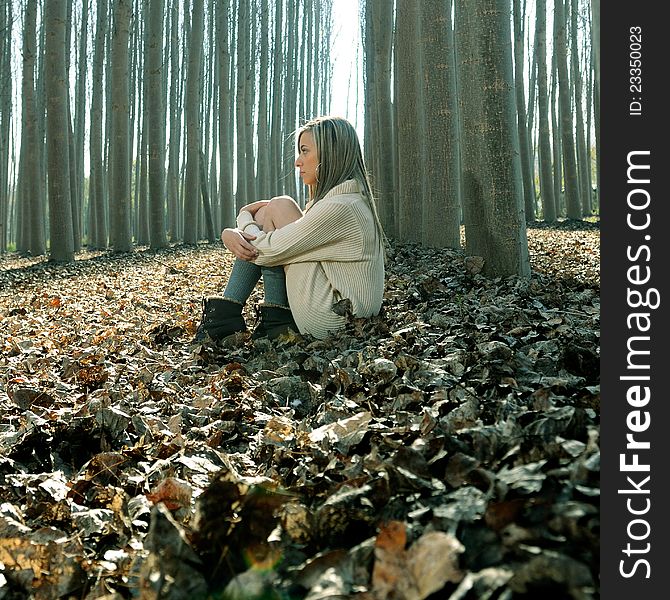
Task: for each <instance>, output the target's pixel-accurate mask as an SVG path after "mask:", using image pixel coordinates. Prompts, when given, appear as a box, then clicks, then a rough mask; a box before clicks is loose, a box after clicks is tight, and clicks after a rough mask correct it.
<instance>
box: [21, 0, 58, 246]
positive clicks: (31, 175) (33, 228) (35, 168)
mask: <svg viewBox="0 0 670 600" xmlns="http://www.w3.org/2000/svg"><path fill="white" fill-rule="evenodd" d="M59 8H60V7H59ZM63 18H64V17H63ZM36 21H37V1H36V0H28V3H27V4H26V12H25V25H24V29H23V81H22V85H21V94H22V95H21V99H22V103H23V110H22V130H21V155H20V166H19V179H20V207H21V221H20V223H19V226H20V228H21V231H22V235H21V237H20V239H19V242H20V243H19V245H18V246H17V249H18V250H19V251H20V252H29V253H30V254H32V255H33V256H39V255H41V254H44V253H45V252H46V246H45V241H44V230H45V227H44V184H43V178H42V177H41V173H40V171H41V168H40V152H39V148H40V146H41V138H40V135H39V125H38V116H37V107H36V104H37V102H36V98H35V95H36V94H35V83H34V82H35V79H34V71H35V56H36V53H37V42H36V29H35V28H36ZM63 26H64V24H63ZM63 35H64V30H63ZM63 60H65V57H63ZM63 68H64V66H63ZM65 141H66V142H67V138H66V139H65ZM65 147H67V146H65ZM66 173H67V171H66ZM68 191H69V188H68Z"/></svg>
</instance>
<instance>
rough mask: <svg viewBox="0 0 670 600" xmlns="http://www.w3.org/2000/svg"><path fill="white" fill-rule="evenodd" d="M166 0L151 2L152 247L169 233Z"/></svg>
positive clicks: (162, 243)
mask: <svg viewBox="0 0 670 600" xmlns="http://www.w3.org/2000/svg"><path fill="white" fill-rule="evenodd" d="M164 7H165V2H164V0H151V1H150V5H149V23H148V24H147V27H148V35H147V39H148V42H149V43H148V52H147V55H146V57H145V60H146V72H145V75H144V77H145V79H146V80H147V82H148V96H147V100H146V101H147V106H148V108H149V123H148V125H149V131H148V138H149V140H148V142H149V243H150V245H151V247H152V248H163V247H165V246H166V245H167V239H166V237H165V118H164V117H165V112H164V108H163V107H164V104H165V102H164V98H163V93H164V91H163V90H164V88H163V12H164Z"/></svg>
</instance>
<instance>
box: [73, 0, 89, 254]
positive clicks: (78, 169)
mask: <svg viewBox="0 0 670 600" xmlns="http://www.w3.org/2000/svg"><path fill="white" fill-rule="evenodd" d="M88 18H89V5H88V0H82V3H81V24H80V28H79V53H78V55H77V82H76V84H75V92H74V103H75V112H74V148H75V164H74V177H75V181H76V183H77V187H76V199H75V205H76V206H77V207H78V209H79V210H78V213H77V219H76V222H77V223H79V224H81V217H82V215H81V211H82V209H83V206H84V185H83V183H84V141H85V139H84V138H85V132H86V74H87V71H88V56H87V54H88ZM80 227H81V226H80ZM80 233H83V232H80ZM80 241H81V234H80V236H79V237H78V238H76V239H75V249H77V248H78V246H79V243H80Z"/></svg>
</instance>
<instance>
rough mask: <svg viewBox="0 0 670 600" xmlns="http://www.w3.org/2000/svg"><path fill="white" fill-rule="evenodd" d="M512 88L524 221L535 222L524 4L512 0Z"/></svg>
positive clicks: (518, 0) (517, 0)
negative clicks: (525, 79) (529, 138)
mask: <svg viewBox="0 0 670 600" xmlns="http://www.w3.org/2000/svg"><path fill="white" fill-rule="evenodd" d="M513 11H514V88H515V90H516V110H517V127H518V130H519V151H520V153H521V154H520V158H521V177H522V179H523V202H524V209H525V210H524V212H525V216H526V221H534V220H535V198H534V195H533V194H534V188H533V168H532V164H531V159H530V157H531V155H530V144H529V142H528V125H527V116H526V94H525V90H524V86H525V83H524V72H523V71H524V68H523V67H524V26H523V24H524V22H525V19H526V2H525V0H524V2H523V7H522V4H521V1H520V0H514V2H513Z"/></svg>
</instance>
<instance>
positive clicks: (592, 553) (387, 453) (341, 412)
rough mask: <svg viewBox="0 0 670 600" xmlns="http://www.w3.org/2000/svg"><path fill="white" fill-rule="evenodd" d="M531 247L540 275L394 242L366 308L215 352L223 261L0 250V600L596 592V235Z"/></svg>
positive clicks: (190, 250)
mask: <svg viewBox="0 0 670 600" xmlns="http://www.w3.org/2000/svg"><path fill="white" fill-rule="evenodd" d="M528 238H529V247H530V252H531V264H532V268H533V275H532V277H531V278H530V279H527V280H522V279H519V278H516V277H510V278H497V279H492V278H486V277H484V276H482V275H481V274H480V273H478V272H477V270H478V268H479V266H478V262H477V261H476V260H472V259H465V258H464V255H463V254H462V253H460V252H456V251H451V250H432V249H425V248H421V247H418V246H415V245H408V244H394V245H393V247H392V250H391V255H390V257H389V260H388V264H387V285H386V291H385V299H384V306H383V309H382V314H381V315H380V316H379V317H376V318H373V319H370V320H355V319H352V320H350V324H349V326H348V328H347V330H346V331H344V332H341V333H339V334H338V335H335V336H332V337H331V338H329V339H327V340H322V341H318V340H313V339H305V338H298V337H296V336H291V337H289V338H286V339H283V340H281V341H279V342H276V343H270V342H268V341H267V340H260V341H257V342H255V343H253V342H252V341H251V340H250V339H249V337H248V334H246V335H240V336H239V337H238V339H234V340H230V341H229V342H228V343H226V344H224V345H222V346H216V347H210V346H207V345H194V344H192V343H191V342H190V340H191V338H192V336H193V333H194V331H195V328H196V326H197V324H198V320H199V317H200V310H201V298H202V296H205V295H211V294H216V293H220V292H221V291H222V289H223V285H224V283H225V281H226V277H227V274H228V272H229V270H230V266H231V264H232V260H231V256H230V254H228V253H226V252H225V251H224V249H223V248H222V247H221V246H220V245H201V246H197V247H175V248H171V249H168V250H164V251H160V252H151V251H148V250H144V251H142V250H140V251H136V252H134V253H131V254H127V255H120V256H117V255H111V254H107V253H97V254H96V253H92V254H82V255H80V256H78V258H77V260H76V261H75V262H74V263H73V264H67V265H55V264H50V263H48V262H46V261H44V260H41V259H28V258H18V257H16V256H14V255H6V256H3V257H0V599H5V598H10V599H13V598H17V599H18V598H28V597H31V598H32V597H34V598H44V599H47V598H48V599H50V598H56V597H73V598H74V597H76V598H89V599H92V598H102V597H105V598H108V599H110V600H111V599H120V598H131V597H141V598H175V599H176V598H190V599H191V600H195V599H197V598H206V597H212V598H221V597H227V598H277V599H283V598H307V599H309V600H317V599H321V598H333V597H340V598H345V597H346V598H350V597H352V598H361V599H385V598H389V599H390V598H395V599H400V600H402V599H406V600H409V599H422V598H428V597H429V596H430V597H431V598H450V599H452V600H475V599H481V598H490V599H493V598H496V599H512V598H513V599H516V598H538V597H540V594H541V595H542V597H543V599H544V600H547V599H548V598H557V599H558V598H560V599H562V600H563V599H566V598H574V599H579V600H583V599H588V598H597V597H598V594H599V593H598V590H599V586H598V573H599V571H598V564H599V500H600V496H599V456H600V455H599V423H600V418H599V414H600V388H599V381H600V379H599V356H600V352H599V339H600V332H599V315H600V297H599V293H600V280H599V262H600V250H599V248H600V244H599V229H598V224H597V223H588V222H585V223H574V222H563V223H559V224H558V225H557V226H554V227H548V226H544V225H542V224H537V225H532V226H531V227H530V228H529V230H528ZM260 297H261V296H260V294H259V292H258V291H256V292H254V297H253V298H252V300H253V302H251V303H250V304H249V305H253V304H254V302H257V301H258V300H259V299H260ZM247 310H248V314H247V317H248V319H247V320H248V323H249V324H250V325H253V323H254V318H255V317H254V315H253V309H252V308H249V309H247ZM224 590H225V593H224Z"/></svg>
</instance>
